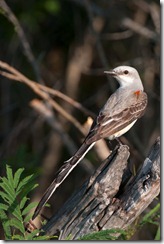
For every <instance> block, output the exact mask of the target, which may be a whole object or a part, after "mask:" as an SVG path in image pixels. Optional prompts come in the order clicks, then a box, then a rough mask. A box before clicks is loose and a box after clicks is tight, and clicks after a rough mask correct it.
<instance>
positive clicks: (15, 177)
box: [14, 168, 24, 189]
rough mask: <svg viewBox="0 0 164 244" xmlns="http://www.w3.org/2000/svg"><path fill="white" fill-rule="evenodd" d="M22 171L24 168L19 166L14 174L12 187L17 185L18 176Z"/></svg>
mask: <svg viewBox="0 0 164 244" xmlns="http://www.w3.org/2000/svg"><path fill="white" fill-rule="evenodd" d="M23 171H24V168H20V169H18V170H17V171H16V173H15V174H14V187H15V189H16V188H17V186H18V183H19V180H20V176H21V174H22V172H23Z"/></svg>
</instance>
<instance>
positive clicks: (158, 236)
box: [154, 226, 161, 241]
mask: <svg viewBox="0 0 164 244" xmlns="http://www.w3.org/2000/svg"><path fill="white" fill-rule="evenodd" d="M154 240H155V241H160V240H161V234H160V226H158V230H157V233H156V235H155V238H154Z"/></svg>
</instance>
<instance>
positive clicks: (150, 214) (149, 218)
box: [140, 203, 160, 225]
mask: <svg viewBox="0 0 164 244" xmlns="http://www.w3.org/2000/svg"><path fill="white" fill-rule="evenodd" d="M159 210H160V203H158V204H157V205H156V206H155V207H154V208H153V209H151V210H150V211H149V212H148V213H147V214H145V216H144V217H143V218H142V221H141V222H140V225H143V224H145V223H147V222H151V223H152V220H153V218H154V216H155V215H157V214H158V212H159Z"/></svg>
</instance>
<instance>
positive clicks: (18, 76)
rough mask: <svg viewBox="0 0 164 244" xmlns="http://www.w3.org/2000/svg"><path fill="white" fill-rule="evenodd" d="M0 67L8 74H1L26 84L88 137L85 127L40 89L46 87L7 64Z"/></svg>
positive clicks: (0, 62)
mask: <svg viewBox="0 0 164 244" xmlns="http://www.w3.org/2000/svg"><path fill="white" fill-rule="evenodd" d="M0 67H1V68H3V69H6V70H7V71H8V72H10V73H7V72H5V71H0V74H1V75H3V76H4V77H7V78H9V79H13V80H17V81H20V82H22V83H25V84H26V85H27V86H28V87H30V88H31V89H32V90H33V91H34V92H35V93H36V94H37V95H38V96H40V97H41V98H42V99H44V100H46V101H47V102H48V103H49V104H50V105H51V106H52V107H53V108H54V109H55V110H56V111H58V112H59V113H60V114H62V115H63V116H64V117H65V118H66V119H67V120H68V121H70V122H71V123H72V124H73V125H74V126H75V127H76V128H78V130H79V131H80V132H81V133H82V134H83V135H86V132H85V130H84V128H83V126H82V125H81V124H80V123H79V122H78V121H77V120H76V119H75V118H74V117H73V116H72V115H70V114H69V113H67V111H65V110H64V109H63V108H62V107H61V106H60V105H59V104H58V103H57V102H55V101H54V100H53V99H52V98H51V97H50V96H49V94H48V93H47V92H46V91H43V90H41V89H40V86H42V88H43V87H44V88H45V86H43V85H40V84H38V83H36V82H34V81H32V80H29V79H28V78H27V77H26V76H24V75H23V74H21V73H20V72H19V71H18V70H16V69H14V68H13V67H11V66H10V65H8V64H7V63H4V62H2V61H0Z"/></svg>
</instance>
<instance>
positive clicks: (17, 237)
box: [12, 235, 25, 241]
mask: <svg viewBox="0 0 164 244" xmlns="http://www.w3.org/2000/svg"><path fill="white" fill-rule="evenodd" d="M12 240H13V241H14V240H20V241H23V240H25V238H24V236H22V235H13V236H12Z"/></svg>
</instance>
